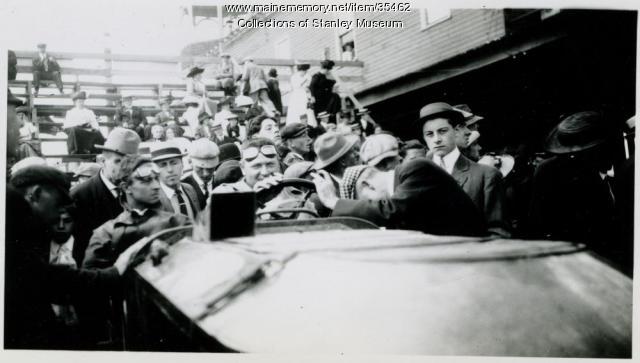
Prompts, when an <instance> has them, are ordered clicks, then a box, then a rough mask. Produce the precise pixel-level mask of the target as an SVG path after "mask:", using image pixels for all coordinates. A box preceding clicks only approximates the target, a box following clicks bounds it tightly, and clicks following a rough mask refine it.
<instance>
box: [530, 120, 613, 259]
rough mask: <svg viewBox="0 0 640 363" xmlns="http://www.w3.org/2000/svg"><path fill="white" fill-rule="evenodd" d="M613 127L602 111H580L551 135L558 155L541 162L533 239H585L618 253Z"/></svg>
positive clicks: (549, 144) (534, 200)
mask: <svg viewBox="0 0 640 363" xmlns="http://www.w3.org/2000/svg"><path fill="white" fill-rule="evenodd" d="M610 125H611V121H610V120H605V119H604V118H603V117H602V115H600V114H599V113H596V112H578V113H575V114H573V115H570V116H568V117H566V118H565V119H564V120H562V122H560V123H559V124H558V125H557V126H556V127H555V128H554V129H553V130H552V131H551V132H550V133H549V135H548V137H547V139H546V145H545V148H546V151H548V152H551V153H553V154H555V156H554V157H552V158H549V159H547V160H545V161H543V162H542V163H540V165H538V168H537V169H536V172H535V176H534V179H533V195H532V204H531V210H530V213H529V222H530V225H531V236H532V237H537V238H546V239H553V240H564V241H574V242H580V243H584V244H586V245H588V246H589V247H591V248H592V249H594V250H595V251H596V252H597V253H599V254H601V255H603V256H605V257H608V258H611V257H613V252H614V251H613V248H612V247H614V245H613V243H612V242H611V241H614V240H616V237H614V232H617V231H618V226H617V225H616V223H615V222H616V221H615V196H614V195H613V190H612V185H611V182H610V178H609V176H608V175H607V171H608V170H609V169H610V168H611V165H612V160H613V157H612V155H613V154H612V150H611V144H610V142H611V135H612V128H611V127H610Z"/></svg>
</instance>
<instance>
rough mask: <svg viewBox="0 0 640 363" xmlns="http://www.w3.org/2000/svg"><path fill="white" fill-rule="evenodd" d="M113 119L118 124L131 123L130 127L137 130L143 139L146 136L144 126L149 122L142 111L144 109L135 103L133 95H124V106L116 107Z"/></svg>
mask: <svg viewBox="0 0 640 363" xmlns="http://www.w3.org/2000/svg"><path fill="white" fill-rule="evenodd" d="M113 120H114V121H115V122H116V123H117V124H118V126H122V125H123V124H125V123H126V124H129V125H130V127H128V128H130V129H132V130H133V131H135V132H137V133H138V135H139V136H140V138H141V139H143V138H144V127H145V126H146V124H147V120H146V118H145V117H144V114H143V113H142V109H141V108H140V107H137V106H134V105H133V97H132V96H125V97H122V107H119V108H118V109H116V114H115V116H114V117H113Z"/></svg>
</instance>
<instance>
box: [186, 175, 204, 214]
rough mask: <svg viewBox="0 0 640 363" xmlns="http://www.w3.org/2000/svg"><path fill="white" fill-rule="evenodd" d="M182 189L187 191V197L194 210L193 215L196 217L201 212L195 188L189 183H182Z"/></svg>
mask: <svg viewBox="0 0 640 363" xmlns="http://www.w3.org/2000/svg"><path fill="white" fill-rule="evenodd" d="M199 188H200V187H198V189H199ZM182 189H183V190H184V191H185V193H186V194H187V197H188V198H189V200H190V202H191V209H192V210H193V215H194V216H195V215H196V214H198V213H199V212H200V203H199V201H198V195H197V194H196V191H195V187H192V186H191V185H189V184H187V183H182Z"/></svg>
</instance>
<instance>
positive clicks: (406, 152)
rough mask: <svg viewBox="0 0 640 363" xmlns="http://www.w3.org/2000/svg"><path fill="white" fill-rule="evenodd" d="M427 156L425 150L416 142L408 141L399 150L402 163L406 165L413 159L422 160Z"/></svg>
mask: <svg viewBox="0 0 640 363" xmlns="http://www.w3.org/2000/svg"><path fill="white" fill-rule="evenodd" d="M426 155H427V148H426V147H425V146H424V145H423V144H422V143H420V141H418V140H409V141H407V142H405V143H404V144H403V145H402V147H401V148H400V156H401V157H402V162H403V163H407V162H409V161H411V160H413V159H415V158H424V157H426Z"/></svg>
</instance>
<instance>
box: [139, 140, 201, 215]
mask: <svg viewBox="0 0 640 363" xmlns="http://www.w3.org/2000/svg"><path fill="white" fill-rule="evenodd" d="M185 155H186V154H183V153H182V151H181V150H180V148H178V147H177V146H175V145H174V144H173V143H171V142H164V143H161V144H156V145H153V147H152V148H151V160H153V162H154V163H155V164H156V165H157V167H158V169H159V172H160V188H161V191H160V203H161V204H162V209H163V210H165V211H167V212H171V213H180V214H182V215H184V216H187V217H189V219H190V220H193V219H194V218H195V217H196V216H197V215H198V212H200V204H199V202H198V196H197V194H196V191H195V190H194V189H193V187H192V186H191V185H189V184H187V183H182V182H181V181H180V179H181V178H182V173H183V169H184V164H183V161H182V157H183V156H185Z"/></svg>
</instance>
